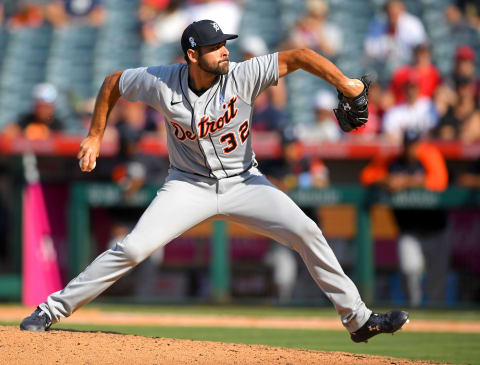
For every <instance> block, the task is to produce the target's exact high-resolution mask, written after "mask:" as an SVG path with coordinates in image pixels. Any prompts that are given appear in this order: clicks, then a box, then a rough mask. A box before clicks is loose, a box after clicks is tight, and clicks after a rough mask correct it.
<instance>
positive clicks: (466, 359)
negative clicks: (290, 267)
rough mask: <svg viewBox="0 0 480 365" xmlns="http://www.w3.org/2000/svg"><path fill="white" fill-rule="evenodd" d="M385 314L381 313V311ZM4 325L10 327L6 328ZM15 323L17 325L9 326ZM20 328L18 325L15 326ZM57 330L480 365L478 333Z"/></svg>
mask: <svg viewBox="0 0 480 365" xmlns="http://www.w3.org/2000/svg"><path fill="white" fill-rule="evenodd" d="M88 307H89V308H96V309H99V310H101V311H106V312H112V311H115V312H126V313H150V314H155V313H161V314H173V315H175V314H177V315H182V314H183V315H231V316H250V317H286V318H294V317H329V318H336V313H335V311H334V310H333V309H332V308H329V307H327V308H325V307H324V308H311V307H271V306H216V305H194V306H192V305H190V306H186V305H180V306H179V305H126V304H121V305H113V304H94V305H89V306H88ZM377 310H379V311H383V310H382V309H377ZM409 312H410V318H411V320H412V321H414V320H415V319H422V320H456V321H480V311H478V310H469V311H465V310H419V309H415V310H410V311H409ZM4 324H6V323H4ZM8 324H14V323H8ZM15 325H18V323H15ZM55 328H64V329H73V330H81V331H103V332H109V331H111V332H118V333H126V334H134V335H141V336H150V337H169V338H179V339H192V340H208V341H218V342H232V343H244V344H264V345H270V346H282V347H292V348H304V349H311V350H322V351H345V352H351V353H364V354H372V355H382V356H392V357H398V358H408V359H417V360H432V361H436V362H449V363H453V364H479V365H480V345H479V344H480V333H472V334H463V333H424V332H399V333H397V334H395V336H393V337H392V336H390V335H381V336H377V337H375V338H374V339H372V340H371V341H370V342H369V343H368V344H363V343H362V344H354V343H353V342H351V341H350V339H349V336H348V333H347V332H346V331H325V330H301V329H298V330H294V329H253V328H205V327H164V326H127V325H122V326H114V325H90V324H89V325H80V324H69V323H59V324H57V325H55Z"/></svg>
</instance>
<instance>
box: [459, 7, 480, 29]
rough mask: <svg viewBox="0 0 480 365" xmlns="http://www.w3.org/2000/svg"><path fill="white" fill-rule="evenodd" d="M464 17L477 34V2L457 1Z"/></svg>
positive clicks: (479, 25)
mask: <svg viewBox="0 0 480 365" xmlns="http://www.w3.org/2000/svg"><path fill="white" fill-rule="evenodd" d="M457 3H458V5H459V7H460V9H462V11H463V12H464V13H465V15H466V19H467V21H468V23H469V24H470V25H471V26H472V27H473V28H474V29H475V30H476V31H477V32H478V31H479V30H480V3H479V2H478V0H457Z"/></svg>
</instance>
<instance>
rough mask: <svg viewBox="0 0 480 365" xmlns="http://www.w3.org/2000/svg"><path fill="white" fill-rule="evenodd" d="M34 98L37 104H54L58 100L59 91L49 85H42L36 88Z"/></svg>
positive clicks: (33, 92) (33, 93) (33, 91)
mask: <svg viewBox="0 0 480 365" xmlns="http://www.w3.org/2000/svg"><path fill="white" fill-rule="evenodd" d="M32 98H33V100H34V101H35V102H40V103H53V102H54V101H55V100H56V99H57V89H56V88H55V86H53V85H52V84H49V83H41V84H37V85H35V86H34V88H33V90H32Z"/></svg>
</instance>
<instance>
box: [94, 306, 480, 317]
mask: <svg viewBox="0 0 480 365" xmlns="http://www.w3.org/2000/svg"><path fill="white" fill-rule="evenodd" d="M88 308H96V309H100V310H102V311H106V312H128V313H163V314H185V315H220V316H221V315H223V316H226V315H231V316H248V317H287V318H292V317H329V318H333V317H336V316H337V314H336V312H335V310H334V309H333V308H331V307H320V308H315V307H272V306H229V305H227V306H225V305H193V306H192V305H183V306H182V305H180V306H178V305H156V306H155V305H127V304H120V305H113V304H94V305H89V306H88ZM391 309H392V308H375V310H376V311H378V312H384V311H388V310H391ZM406 310H407V311H408V312H409V313H410V318H412V319H422V320H444V321H447V320H448V321H480V310H458V309H452V310H445V309H442V310H440V309H439V310H437V309H411V310H410V309H406Z"/></svg>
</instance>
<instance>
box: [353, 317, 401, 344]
mask: <svg viewBox="0 0 480 365" xmlns="http://www.w3.org/2000/svg"><path fill="white" fill-rule="evenodd" d="M408 321H409V320H408V313H407V312H404V311H392V312H388V313H372V315H371V316H370V318H369V319H368V321H367V322H366V323H365V324H364V325H363V326H362V327H360V328H359V329H358V330H357V331H355V332H352V333H351V334H350V338H351V339H352V341H353V342H368V339H369V338H370V337H373V336H375V335H378V334H380V333H391V334H392V335H393V333H394V332H396V331H398V330H400V329H401V328H402V326H403V325H404V324H405V323H408Z"/></svg>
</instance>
